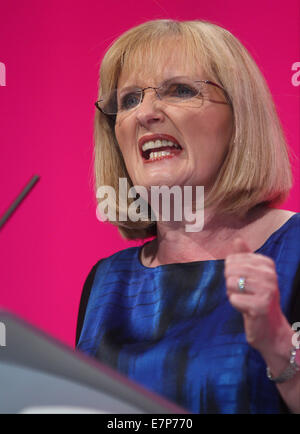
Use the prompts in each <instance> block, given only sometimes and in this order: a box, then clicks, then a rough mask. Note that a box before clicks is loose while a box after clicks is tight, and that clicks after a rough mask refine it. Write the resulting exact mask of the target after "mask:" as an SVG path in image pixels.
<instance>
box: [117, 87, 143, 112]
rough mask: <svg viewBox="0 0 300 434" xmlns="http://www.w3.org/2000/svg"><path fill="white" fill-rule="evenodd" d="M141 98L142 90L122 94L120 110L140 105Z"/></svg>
mask: <svg viewBox="0 0 300 434" xmlns="http://www.w3.org/2000/svg"><path fill="white" fill-rule="evenodd" d="M140 100H141V92H137V91H135V92H129V93H127V94H125V95H122V96H121V99H120V110H130V109H132V108H134V107H136V106H137V105H139V103H140Z"/></svg>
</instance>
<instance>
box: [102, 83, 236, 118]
mask: <svg viewBox="0 0 300 434" xmlns="http://www.w3.org/2000/svg"><path fill="white" fill-rule="evenodd" d="M174 78H175V77H174ZM193 82H194V83H205V84H209V85H211V86H215V87H218V88H219V89H221V90H222V91H223V92H224V93H225V96H226V99H227V102H223V101H214V102H218V103H219V104H230V102H229V101H230V100H229V97H228V94H227V92H226V90H225V89H224V87H222V86H221V85H220V84H217V83H215V82H214V81H210V80H193ZM161 88H162V86H158V87H153V86H148V87H144V88H143V89H139V88H137V89H138V90H139V91H140V92H141V99H140V102H139V103H138V105H136V106H135V107H133V109H136V108H137V107H139V106H140V105H141V104H142V102H143V100H144V96H145V90H148V89H153V90H154V91H155V93H156V96H157V97H158V98H159V99H161V98H160V96H159V93H158V92H157V90H158V89H161ZM199 92H200V89H199ZM198 95H199V93H198V94H197V96H198ZM193 98H194V97H193ZM102 101H103V99H99V100H98V101H96V102H95V106H96V107H97V109H98V110H99V111H100V112H101V113H103V114H104V115H106V116H109V117H110V118H114V119H115V118H116V116H117V114H118V113H106V112H105V111H103V110H102V108H101V107H100V106H99V103H100V102H102ZM133 109H130V110H133ZM130 110H128V111H130Z"/></svg>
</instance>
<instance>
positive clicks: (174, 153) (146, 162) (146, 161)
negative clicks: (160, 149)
mask: <svg viewBox="0 0 300 434" xmlns="http://www.w3.org/2000/svg"><path fill="white" fill-rule="evenodd" d="M181 151H182V149H176V150H175V149H174V150H172V151H171V154H170V155H163V156H161V157H158V158H154V159H153V160H145V159H143V160H144V163H145V164H149V163H158V162H160V161H162V160H170V159H171V158H174V157H176V156H177V155H178V154H180V152H181Z"/></svg>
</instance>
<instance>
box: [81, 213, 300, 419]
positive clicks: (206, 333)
mask: <svg viewBox="0 0 300 434" xmlns="http://www.w3.org/2000/svg"><path fill="white" fill-rule="evenodd" d="M299 240H300V213H297V214H295V215H293V216H292V217H291V218H290V219H289V220H288V221H287V222H286V223H285V224H284V225H283V226H281V228H279V229H278V230H277V231H276V232H274V233H273V234H272V235H271V236H270V238H269V239H268V240H267V241H266V242H265V243H264V244H263V246H262V247H261V248H259V249H258V250H257V251H256V252H257V253H261V254H264V255H267V256H269V257H271V258H272V259H273V260H274V261H275V263H276V269H277V273H278V282H279V288H280V292H281V307H282V310H283V312H284V313H285V315H286V316H287V317H288V318H289V307H290V306H289V304H290V300H291V295H292V294H291V293H292V284H293V279H294V276H295V274H296V270H297V268H298V266H299V264H300V243H299ZM140 250H141V247H132V248H128V249H125V250H123V251H120V252H118V253H116V254H114V255H112V256H110V257H108V258H105V259H103V260H102V261H101V262H100V263H99V265H98V268H97V271H96V274H95V278H94V282H93V285H92V290H91V294H90V298H89V302H88V306H87V311H86V315H85V321H84V325H83V329H82V333H81V336H80V340H79V343H78V347H77V348H78V349H80V350H81V351H83V352H84V353H86V354H88V355H91V356H93V357H96V358H97V359H98V360H99V361H101V362H103V363H106V364H108V365H110V366H111V367H113V368H115V369H117V370H118V371H119V372H121V373H123V374H125V375H127V376H128V377H129V378H131V379H132V380H135V381H137V382H138V383H140V384H142V385H143V386H145V387H146V388H149V389H151V390H152V391H154V392H156V393H158V394H160V395H163V396H164V397H166V398H167V399H169V400H171V401H174V402H176V403H177V404H179V405H181V406H182V407H184V408H186V409H188V410H190V411H191V412H193V413H279V412H280V398H279V393H278V391H277V388H276V386H275V385H274V383H273V382H271V381H270V380H269V379H268V378H267V377H266V366H265V362H264V360H263V359H262V357H261V356H260V354H259V353H258V352H257V351H256V350H254V349H252V348H251V347H250V346H249V345H248V344H247V342H246V338H245V333H244V327H243V318H242V315H241V314H240V313H239V312H238V311H237V310H236V309H234V308H233V307H232V306H231V304H230V303H229V301H228V298H227V296H226V288H225V278H224V260H223V259H222V260H206V261H197V262H188V263H179V264H178V263H177V264H167V265H161V266H158V267H155V268H147V267H145V266H143V265H142V263H141V261H140V259H139V255H140ZM299 320H300V312H299Z"/></svg>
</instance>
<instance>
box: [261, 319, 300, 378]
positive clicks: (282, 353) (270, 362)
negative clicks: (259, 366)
mask: <svg viewBox="0 0 300 434" xmlns="http://www.w3.org/2000/svg"><path fill="white" fill-rule="evenodd" d="M293 334H294V332H293V330H292V328H291V326H290V325H289V323H288V322H287V321H286V323H283V325H282V326H281V327H278V328H277V333H276V335H275V336H274V338H273V339H272V340H269V341H268V342H267V343H266V344H265V345H263V346H262V348H261V350H260V353H261V355H262V357H263V358H264V360H265V362H266V365H267V366H268V367H269V370H270V371H271V372H272V375H273V376H274V377H277V376H278V375H280V374H281V372H282V371H283V370H284V369H285V368H286V367H287V366H288V364H289V362H290V358H291V349H292V348H293V343H292V338H293ZM297 357H298V355H297Z"/></svg>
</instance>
